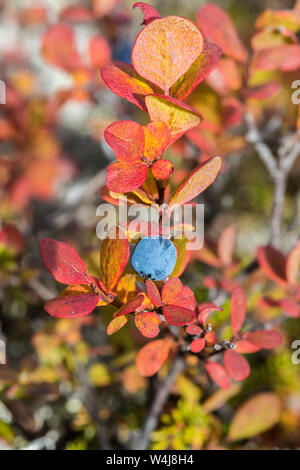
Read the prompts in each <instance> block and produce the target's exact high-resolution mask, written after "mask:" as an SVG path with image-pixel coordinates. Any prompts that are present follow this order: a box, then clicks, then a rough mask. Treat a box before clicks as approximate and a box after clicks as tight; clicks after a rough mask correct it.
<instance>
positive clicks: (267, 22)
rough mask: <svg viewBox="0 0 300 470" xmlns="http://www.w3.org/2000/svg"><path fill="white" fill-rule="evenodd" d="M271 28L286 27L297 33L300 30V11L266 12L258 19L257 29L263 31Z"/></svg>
mask: <svg viewBox="0 0 300 470" xmlns="http://www.w3.org/2000/svg"><path fill="white" fill-rule="evenodd" d="M269 26H277V27H278V28H282V27H285V28H287V29H288V30H290V31H293V32H295V33H296V32H297V31H298V30H299V29H300V11H297V10H277V11H276V10H269V9H267V10H264V11H263V12H262V13H261V14H260V15H259V16H258V18H257V20H256V23H255V27H256V28H257V29H262V28H265V27H269Z"/></svg>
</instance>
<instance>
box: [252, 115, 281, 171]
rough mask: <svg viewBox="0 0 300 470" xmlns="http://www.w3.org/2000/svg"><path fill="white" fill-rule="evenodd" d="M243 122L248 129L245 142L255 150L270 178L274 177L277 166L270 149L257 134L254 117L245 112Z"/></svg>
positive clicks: (258, 133)
mask: <svg viewBox="0 0 300 470" xmlns="http://www.w3.org/2000/svg"><path fill="white" fill-rule="evenodd" d="M245 122H246V125H247V127H248V133H247V136H246V137H247V140H248V142H249V143H251V144H252V145H253V147H254V148H255V150H256V152H257V154H258V156H259V158H260V159H261V160H262V162H263V163H264V165H265V167H266V168H267V169H268V171H269V173H270V175H271V177H272V178H275V177H276V174H277V164H276V158H275V156H274V155H273V152H272V150H271V149H270V147H269V146H268V145H267V144H266V143H265V142H264V141H263V139H262V136H261V134H260V132H259V129H258V127H257V126H256V123H255V120H254V117H253V116H252V114H251V113H249V112H247V113H246V114H245Z"/></svg>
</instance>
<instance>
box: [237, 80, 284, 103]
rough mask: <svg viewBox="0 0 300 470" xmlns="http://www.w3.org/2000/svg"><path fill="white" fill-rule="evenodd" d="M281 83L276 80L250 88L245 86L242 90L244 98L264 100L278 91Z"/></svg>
mask: <svg viewBox="0 0 300 470" xmlns="http://www.w3.org/2000/svg"><path fill="white" fill-rule="evenodd" d="M280 88H281V85H280V83H278V82H269V83H264V84H263V85H258V86H256V87H252V88H246V89H244V90H243V95H244V96H245V97H246V98H251V99H255V100H266V99H267V98H271V97H272V96H273V95H275V94H276V93H278V91H279V90H280Z"/></svg>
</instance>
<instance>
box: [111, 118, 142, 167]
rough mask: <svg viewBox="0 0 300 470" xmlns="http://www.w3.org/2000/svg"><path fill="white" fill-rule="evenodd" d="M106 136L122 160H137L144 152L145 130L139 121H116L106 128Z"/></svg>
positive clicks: (118, 158)
mask: <svg viewBox="0 0 300 470" xmlns="http://www.w3.org/2000/svg"><path fill="white" fill-rule="evenodd" d="M104 137H105V140H106V142H107V143H108V145H110V147H111V148H112V149H113V151H114V152H115V154H116V158H117V160H119V161H120V162H133V161H137V160H140V158H141V157H142V156H143V154H144V148H145V137H144V131H143V128H142V126H140V125H139V124H138V123H137V122H134V121H115V122H113V123H112V124H111V125H110V126H108V127H107V128H106V129H105V131H104Z"/></svg>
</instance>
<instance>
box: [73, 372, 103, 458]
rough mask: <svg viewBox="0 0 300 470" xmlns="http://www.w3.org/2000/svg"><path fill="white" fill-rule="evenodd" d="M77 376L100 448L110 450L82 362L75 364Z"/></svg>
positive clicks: (94, 395) (92, 390)
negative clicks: (93, 423) (94, 425)
mask: <svg viewBox="0 0 300 470" xmlns="http://www.w3.org/2000/svg"><path fill="white" fill-rule="evenodd" d="M77 376H78V379H79V381H80V382H81V385H82V393H83V405H84V406H85V408H86V409H87V411H88V413H89V415H90V416H91V418H92V420H93V421H94V422H95V423H96V425H97V434H98V441H99V444H100V447H101V450H112V448H111V445H110V443H109V441H108V439H107V435H106V430H105V427H104V426H103V422H102V420H101V418H100V416H99V406H98V403H97V397H96V394H95V391H94V389H93V387H92V386H91V384H90V383H89V380H88V377H87V375H86V371H85V368H84V366H83V365H82V364H78V366H77Z"/></svg>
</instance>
